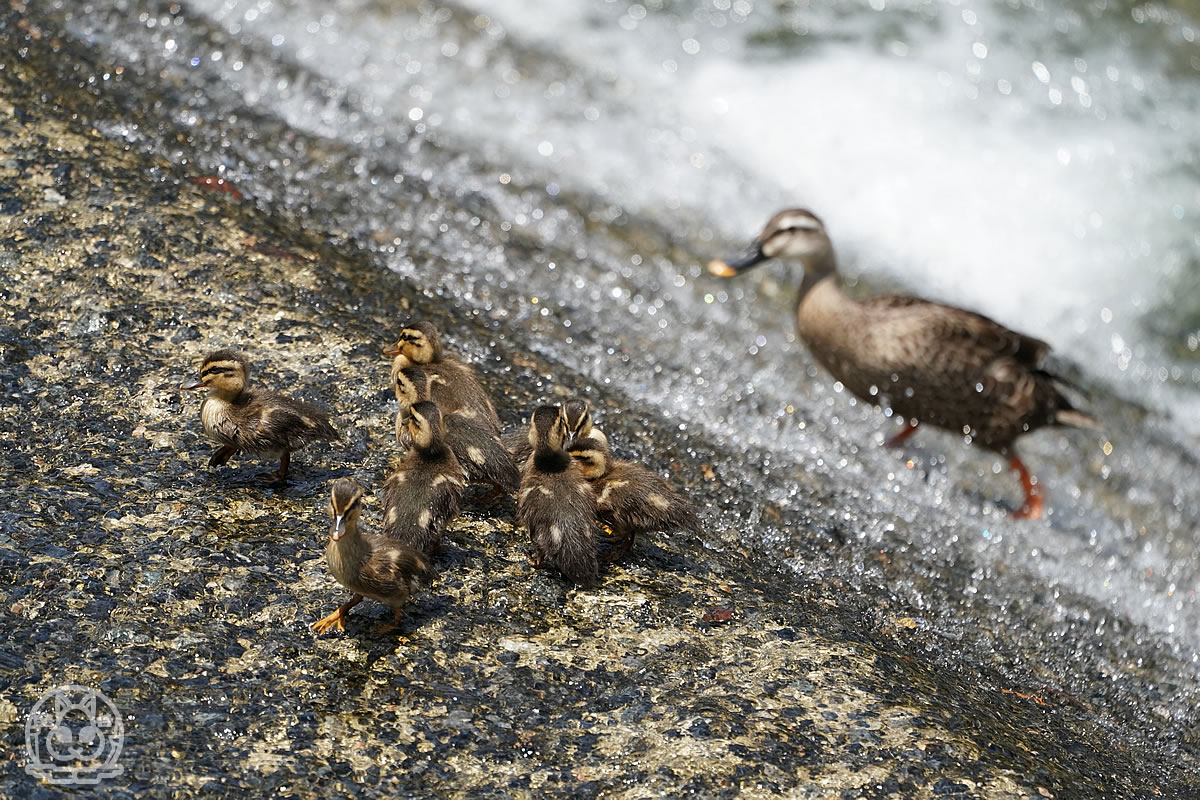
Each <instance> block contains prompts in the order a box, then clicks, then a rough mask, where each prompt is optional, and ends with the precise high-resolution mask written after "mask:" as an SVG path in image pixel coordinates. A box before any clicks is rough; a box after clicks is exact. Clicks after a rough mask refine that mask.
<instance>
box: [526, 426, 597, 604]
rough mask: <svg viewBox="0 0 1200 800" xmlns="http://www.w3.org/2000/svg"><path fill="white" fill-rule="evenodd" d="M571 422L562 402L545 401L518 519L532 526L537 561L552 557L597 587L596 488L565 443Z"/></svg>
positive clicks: (532, 432) (573, 576)
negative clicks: (555, 404)
mask: <svg viewBox="0 0 1200 800" xmlns="http://www.w3.org/2000/svg"><path fill="white" fill-rule="evenodd" d="M566 438H567V423H566V419H565V417H564V415H563V411H562V409H561V408H559V407H558V406H539V407H538V408H537V409H536V410H535V411H534V412H533V417H532V418H531V419H530V421H529V444H530V449H531V450H532V451H533V455H532V456H531V457H530V458H529V460H528V461H526V462H525V469H524V471H523V472H522V474H521V493H520V494H519V495H518V496H517V518H518V519H519V520H520V522H521V524H522V525H524V526H525V529H526V530H528V531H529V538H530V539H531V540H532V542H533V547H534V554H535V555H534V559H535V562H536V563H537V564H539V565H540V564H541V563H542V562H543V561H546V560H549V562H550V563H551V564H553V565H554V566H555V567H557V568H558V569H559V571H560V572H562V574H563V575H565V576H566V577H567V578H568V579H570V580H572V581H574V582H575V583H578V584H581V585H583V586H591V585H592V584H593V583H595V582H596V578H597V575H598V574H599V571H600V565H599V563H598V561H597V559H596V537H597V531H596V493H595V491H593V489H592V487H591V485H590V484H588V482H587V480H586V479H585V478H584V477H583V473H582V472H581V471H580V469H579V465H578V464H576V463H575V462H574V461H572V460H571V457H570V456H569V455H567V451H566V450H565V449H563V445H564V443H565V441H566Z"/></svg>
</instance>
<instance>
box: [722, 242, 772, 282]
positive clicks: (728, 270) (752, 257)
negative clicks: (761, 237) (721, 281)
mask: <svg viewBox="0 0 1200 800" xmlns="http://www.w3.org/2000/svg"><path fill="white" fill-rule="evenodd" d="M766 260H767V256H766V255H765V254H764V253H763V251H762V248H761V247H759V246H758V245H757V244H755V245H753V246H752V247H751V248H750V249H749V250H747V251H746V252H745V253H744V254H743V255H742V256H741V257H740V258H735V259H731V260H728V261H726V260H724V259H720V258H714V259H713V260H712V261H710V262H708V271H709V272H711V273H712V274H713V275H716V276H717V277H718V278H732V277H733V276H734V275H737V274H738V273H739V272H744V271H745V270H748V269H750V268H751V267H753V266H756V265H758V264H761V263H762V262H764V261H766Z"/></svg>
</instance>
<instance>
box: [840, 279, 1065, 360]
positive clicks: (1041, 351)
mask: <svg viewBox="0 0 1200 800" xmlns="http://www.w3.org/2000/svg"><path fill="white" fill-rule="evenodd" d="M861 305H862V308H863V310H864V311H865V312H866V314H867V316H868V317H878V318H880V319H881V320H885V321H886V320H888V319H889V318H891V319H895V318H897V315H900V316H903V317H904V318H907V319H908V320H910V321H911V323H913V324H909V325H905V326H904V327H903V330H904V331H905V332H906V333H907V335H909V336H915V337H919V338H920V339H923V340H924V342H922V344H923V345H924V347H925V349H926V350H927V352H929V353H931V354H937V353H939V352H945V353H949V352H951V351H953V352H956V353H958V354H959V357H960V358H966V360H967V361H969V362H973V363H976V364H982V363H987V362H989V361H991V360H993V359H996V358H1001V357H1004V356H1009V357H1011V358H1013V359H1015V360H1016V362H1017V363H1018V364H1022V365H1024V366H1027V367H1030V368H1035V367H1037V365H1038V364H1040V363H1041V362H1042V360H1043V359H1045V357H1046V355H1047V354H1048V353H1049V352H1050V345H1049V344H1047V343H1046V342H1044V341H1042V340H1041V339H1036V338H1034V337H1032V336H1026V335H1025V334H1023V333H1018V332H1017V331H1014V330H1012V329H1011V328H1006V327H1005V326H1003V325H1001V324H1000V323H999V322H996V321H995V320H994V319H991V318H990V317H985V316H984V315H983V314H976V313H975V312H974V311H967V310H966V309H962V308H956V307H955V306H949V305H945V304H943V303H934V302H932V301H929V300H922V299H921V298H919V297H911V296H907V295H885V296H882V297H871V298H868V299H866V300H863V301H862V303H861ZM885 324H886V322H885Z"/></svg>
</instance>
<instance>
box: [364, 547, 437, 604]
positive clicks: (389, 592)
mask: <svg viewBox="0 0 1200 800" xmlns="http://www.w3.org/2000/svg"><path fill="white" fill-rule="evenodd" d="M432 578H433V573H432V570H431V569H430V567H429V564H428V562H427V561H426V560H425V559H424V558H422V557H421V554H420V553H418V552H417V551H416V550H414V549H413V548H411V547H403V546H398V545H396V544H394V543H392V542H387V543H381V544H377V545H375V546H374V547H372V548H371V552H370V554H369V555H368V556H367V557H366V559H364V560H363V562H362V566H361V567H360V569H359V574H358V583H359V588H361V589H363V590H365V592H364V593H366V594H369V595H371V596H374V597H390V598H395V599H398V600H400V601H401V602H404V600H407V598H408V597H411V596H412V595H414V594H416V593H417V592H418V591H419V590H420V588H421V586H422V585H424V584H428V583H430V582H431V580H432Z"/></svg>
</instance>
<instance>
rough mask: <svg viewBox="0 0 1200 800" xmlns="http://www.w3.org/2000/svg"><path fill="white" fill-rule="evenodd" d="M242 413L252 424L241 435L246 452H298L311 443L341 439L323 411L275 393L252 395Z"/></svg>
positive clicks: (261, 392) (260, 392) (245, 427)
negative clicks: (244, 441)
mask: <svg viewBox="0 0 1200 800" xmlns="http://www.w3.org/2000/svg"><path fill="white" fill-rule="evenodd" d="M242 413H243V414H244V415H245V417H246V418H247V422H249V424H247V425H244V426H243V428H244V430H243V432H242V435H243V437H244V438H245V439H246V440H247V441H246V444H244V445H243V447H244V449H247V450H260V451H262V450H272V449H287V450H298V449H300V448H301V447H303V446H304V445H306V444H309V443H310V442H314V441H318V440H321V441H335V440H337V439H338V438H340V437H339V435H338V432H337V430H336V429H334V427H333V425H332V424H331V423H330V422H329V415H328V414H326V413H325V412H324V411H322V410H321V409H319V408H317V407H316V406H312V405H309V404H308V403H303V402H301V401H299V400H294V399H292V398H291V397H288V396H286V395H282V394H276V393H275V392H265V391H258V392H255V393H253V394H252V395H251V396H250V400H249V402H248V403H246V404H245V405H244V406H243V412H242Z"/></svg>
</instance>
